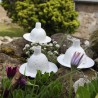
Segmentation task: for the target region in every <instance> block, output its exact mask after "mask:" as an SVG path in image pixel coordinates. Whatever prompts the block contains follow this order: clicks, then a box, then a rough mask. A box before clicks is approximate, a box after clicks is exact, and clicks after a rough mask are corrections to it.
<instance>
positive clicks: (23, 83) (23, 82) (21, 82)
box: [18, 78, 26, 87]
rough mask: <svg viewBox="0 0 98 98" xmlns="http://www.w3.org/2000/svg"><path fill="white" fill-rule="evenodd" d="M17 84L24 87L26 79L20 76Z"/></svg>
mask: <svg viewBox="0 0 98 98" xmlns="http://www.w3.org/2000/svg"><path fill="white" fill-rule="evenodd" d="M18 85H20V86H21V87H24V86H25V85H26V79H25V78H20V79H19V80H18Z"/></svg>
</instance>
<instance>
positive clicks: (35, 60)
mask: <svg viewBox="0 0 98 98" xmlns="http://www.w3.org/2000/svg"><path fill="white" fill-rule="evenodd" d="M37 70H40V71H41V72H42V74H44V73H45V72H47V73H50V72H52V71H53V72H54V73H55V72H57V70H58V68H57V66H56V65H55V64H54V63H52V62H49V61H48V59H47V57H46V56H45V55H44V54H43V53H41V46H36V47H35V49H34V54H33V55H32V56H31V57H30V58H29V59H28V61H27V63H24V64H23V65H21V66H20V69H19V71H20V73H21V74H23V75H26V76H30V77H36V74H37Z"/></svg>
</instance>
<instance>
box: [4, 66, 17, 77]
mask: <svg viewBox="0 0 98 98" xmlns="http://www.w3.org/2000/svg"><path fill="white" fill-rule="evenodd" d="M6 72H7V77H8V78H13V77H14V75H15V74H16V72H17V67H13V68H12V67H6Z"/></svg>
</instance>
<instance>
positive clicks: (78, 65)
mask: <svg viewBox="0 0 98 98" xmlns="http://www.w3.org/2000/svg"><path fill="white" fill-rule="evenodd" d="M83 56H84V54H82V55H81V56H80V58H79V60H78V62H77V65H78V66H79V64H80V61H81V59H82V58H83Z"/></svg>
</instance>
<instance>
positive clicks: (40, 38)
mask: <svg viewBox="0 0 98 98" xmlns="http://www.w3.org/2000/svg"><path fill="white" fill-rule="evenodd" d="M23 38H24V39H25V40H27V41H30V42H34V43H48V42H50V41H51V38H50V37H48V36H46V32H45V30H44V29H43V28H41V23H40V22H36V25H35V28H34V29H32V31H31V33H26V34H24V35H23Z"/></svg>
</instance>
